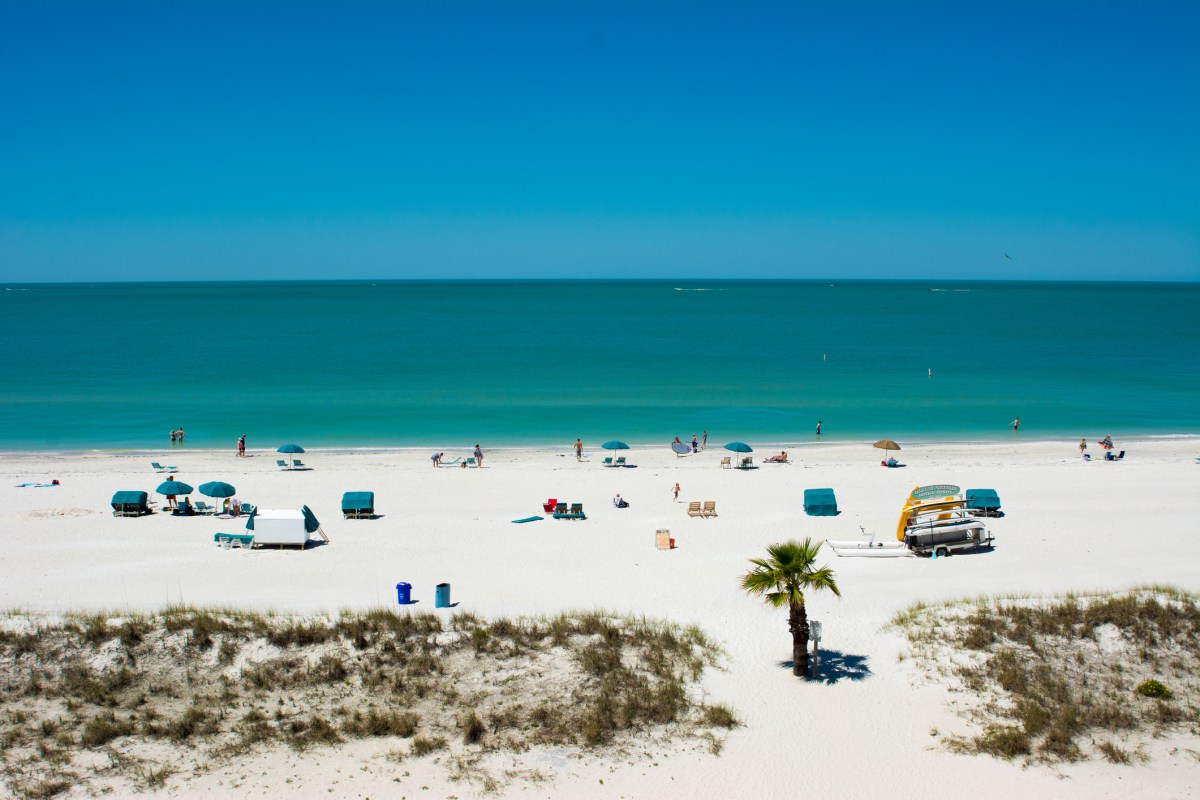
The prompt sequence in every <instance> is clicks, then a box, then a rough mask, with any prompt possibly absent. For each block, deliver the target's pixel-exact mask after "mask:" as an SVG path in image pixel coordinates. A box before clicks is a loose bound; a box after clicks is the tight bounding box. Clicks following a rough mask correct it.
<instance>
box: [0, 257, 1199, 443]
mask: <svg viewBox="0 0 1200 800" xmlns="http://www.w3.org/2000/svg"><path fill="white" fill-rule="evenodd" d="M1197 312H1200V285H1198V284H1170V285H1164V284H1075V283H961V284H955V283H946V282H933V283H930V282H850V283H836V284H835V283H834V282H829V281H825V282H813V281H804V282H732V281H731V282H714V281H705V282H681V281H645V282H579V281H571V282H532V281H508V282H505V281H497V282H486V281H477V282H382V281H381V282H369V281H367V282H296V283H195V284H97V285H83V284H71V285H8V286H6V287H4V290H3V291H0V337H2V338H0V341H2V342H3V345H2V346H0V347H2V349H0V448H4V449H9V450H14V449H15V450H28V449H34V450H39V449H54V450H80V449H91V448H104V449H108V448H151V447H162V446H164V445H168V438H167V432H168V431H169V430H170V429H171V428H174V427H179V426H182V427H183V428H184V429H185V430H186V431H187V445H188V446H189V447H228V448H230V449H232V448H233V446H234V442H235V440H236V438H237V436H238V435H239V434H242V433H245V434H246V435H247V440H248V443H249V446H250V447H251V448H258V447H270V446H274V445H276V444H280V443H283V442H290V441H295V442H297V443H300V444H302V445H304V446H306V447H364V446H389V447H391V446H407V445H437V444H444V445H447V446H462V445H473V444H475V443H476V442H480V443H482V444H483V445H484V446H485V447H494V446H500V445H519V444H545V443H554V444H560V445H562V446H563V447H564V448H565V447H566V446H567V445H569V443H570V442H573V441H574V440H575V437H577V436H581V437H583V439H584V441H585V442H588V443H590V444H592V445H594V444H597V443H599V442H602V441H604V440H607V439H612V438H620V439H624V440H625V441H628V442H630V443H649V442H664V441H670V440H671V439H672V438H673V437H674V436H679V437H680V438H683V439H688V438H689V437H690V436H691V434H692V433H696V434H699V433H701V431H703V430H705V429H707V430H708V431H709V436H710V439H712V440H713V441H716V442H718V443H724V442H727V441H730V440H734V439H740V440H745V441H749V442H751V443H754V442H756V441H757V442H763V443H766V442H778V441H808V440H812V438H813V427H814V425H815V424H816V422H817V420H822V421H823V423H824V424H823V427H822V432H823V434H824V435H823V438H824V439H827V440H837V439H872V440H873V439H876V438H880V437H887V438H893V439H908V440H916V439H925V440H928V439H997V438H999V439H1007V438H1011V437H1012V436H1013V434H1012V432H1011V430H1010V429H1009V427H1008V425H1009V422H1010V421H1011V420H1012V419H1013V417H1020V419H1021V422H1022V426H1021V431H1020V434H1019V436H1020V437H1022V438H1037V437H1064V438H1067V437H1080V436H1087V437H1088V438H1097V437H1099V436H1102V435H1104V434H1112V435H1113V436H1117V437H1119V436H1130V435H1145V434H1180V433H1187V434H1195V433H1200V333H1198V332H1197V324H1198V322H1200V313H1197ZM928 370H932V377H929V375H928V372H927V371H928ZM168 446H169V445H168Z"/></svg>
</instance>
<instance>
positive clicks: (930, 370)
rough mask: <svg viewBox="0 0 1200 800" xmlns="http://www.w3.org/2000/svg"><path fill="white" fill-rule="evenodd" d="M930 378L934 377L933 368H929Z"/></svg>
mask: <svg viewBox="0 0 1200 800" xmlns="http://www.w3.org/2000/svg"><path fill="white" fill-rule="evenodd" d="M929 377H931V378H932V377H933V367H930V368H929Z"/></svg>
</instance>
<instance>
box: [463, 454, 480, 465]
mask: <svg viewBox="0 0 1200 800" xmlns="http://www.w3.org/2000/svg"><path fill="white" fill-rule="evenodd" d="M466 464H467V466H468V467H478V466H479V465H478V464H476V463H475V456H467V461H466Z"/></svg>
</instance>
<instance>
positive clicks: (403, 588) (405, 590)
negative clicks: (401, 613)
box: [396, 583, 412, 606]
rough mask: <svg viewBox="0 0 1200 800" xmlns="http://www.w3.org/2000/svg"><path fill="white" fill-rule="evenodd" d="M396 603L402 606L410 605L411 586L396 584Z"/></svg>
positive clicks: (409, 584) (408, 584)
mask: <svg viewBox="0 0 1200 800" xmlns="http://www.w3.org/2000/svg"><path fill="white" fill-rule="evenodd" d="M396 602H398V603H399V604H400V605H402V606H406V605H409V604H410V603H412V584H411V583H397V584H396Z"/></svg>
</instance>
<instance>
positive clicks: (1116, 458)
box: [1104, 450, 1125, 461]
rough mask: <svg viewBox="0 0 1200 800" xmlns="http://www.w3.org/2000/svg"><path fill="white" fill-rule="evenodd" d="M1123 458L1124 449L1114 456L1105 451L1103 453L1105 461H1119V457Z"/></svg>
mask: <svg viewBox="0 0 1200 800" xmlns="http://www.w3.org/2000/svg"><path fill="white" fill-rule="evenodd" d="M1123 458H1125V451H1124V450H1122V451H1121V452H1119V453H1117V454H1116V455H1115V456H1114V455H1113V454H1112V453H1105V454H1104V460H1105V461H1120V460H1121V459H1123Z"/></svg>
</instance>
